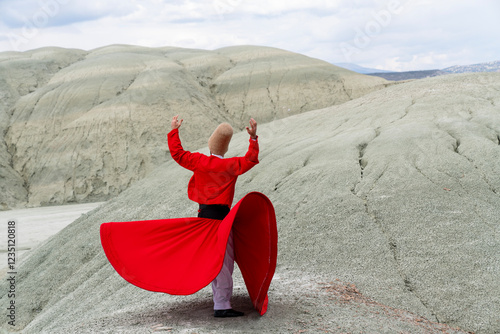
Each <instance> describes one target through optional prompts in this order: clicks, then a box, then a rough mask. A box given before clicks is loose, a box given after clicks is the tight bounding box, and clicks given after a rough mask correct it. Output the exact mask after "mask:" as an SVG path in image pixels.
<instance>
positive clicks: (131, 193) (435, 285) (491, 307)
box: [0, 73, 500, 334]
mask: <svg viewBox="0 0 500 334" xmlns="http://www.w3.org/2000/svg"><path fill="white" fill-rule="evenodd" d="M499 92H500V74H493V73H491V74H467V75H449V76H443V77H437V78H431V79H423V80H420V81H414V82H407V83H403V84H399V85H394V86H391V87H389V88H386V89H384V90H380V91H377V92H372V93H370V94H367V95H365V96H363V97H360V98H358V99H355V100H353V101H350V102H346V103H344V104H342V105H339V106H333V107H329V108H326V109H320V110H315V111H310V112H306V113H303V114H299V115H294V116H289V117H286V118H283V119H281V120H275V121H272V122H270V123H268V124H261V125H259V128H258V134H259V140H260V146H261V153H260V156H259V157H260V164H259V165H258V166H256V167H255V168H254V169H252V170H250V171H249V172H248V173H247V174H245V175H243V176H242V177H240V179H239V180H238V183H237V193H236V198H235V200H238V199H239V198H241V197H242V196H243V195H244V194H245V193H248V192H250V191H260V192H263V193H264V194H266V195H267V196H268V197H269V198H270V199H271V201H272V202H273V203H274V205H275V209H276V214H277V219H278V231H279V254H278V268H277V272H276V277H275V279H274V280H273V283H272V285H271V291H270V305H269V311H268V313H267V314H266V315H265V316H263V317H262V318H259V317H258V315H257V314H256V312H255V311H252V308H251V305H249V300H248V299H247V298H246V291H245V288H244V284H243V282H242V280H241V277H240V276H238V275H236V284H235V286H236V288H235V302H234V306H235V308H239V309H242V310H243V311H245V312H246V313H247V316H246V317H243V318H240V319H237V320H235V321H226V322H219V321H215V320H214V319H213V318H212V317H211V311H210V309H211V305H212V304H211V300H210V295H211V293H210V291H209V288H206V289H204V290H202V291H201V292H199V293H197V294H194V295H191V296H188V297H179V296H168V295H164V294H156V293H150V292H146V291H142V290H141V289H138V288H136V287H134V286H131V285H130V284H128V283H126V282H125V281H124V280H123V279H121V278H120V277H119V276H118V275H117V274H116V273H115V272H114V271H113V269H112V267H111V266H110V265H109V264H108V262H107V260H106V258H105V256H104V254H103V251H102V249H101V247H100V242H99V225H100V224H101V223H102V222H106V221H128V220H142V219H158V218H172V217H184V216H194V215H195V214H196V209H197V207H196V204H195V203H192V202H190V201H189V200H188V198H187V194H186V186H187V182H188V180H189V177H190V172H189V171H187V170H184V169H182V168H181V167H179V166H178V165H176V163H175V162H173V161H168V162H166V163H164V164H163V165H161V166H160V167H159V168H157V169H155V170H154V171H153V172H152V173H151V174H150V175H149V176H147V177H146V178H145V179H143V180H141V181H139V182H137V183H136V184H134V185H133V186H132V187H131V188H129V189H127V190H125V191H124V192H122V193H121V194H120V195H119V196H118V197H116V198H113V199H111V200H109V201H108V202H106V203H105V204H104V205H102V206H101V207H99V208H97V209H96V210H94V211H92V212H90V213H89V214H87V215H85V216H84V217H81V218H80V219H78V220H76V221H75V222H73V223H72V224H71V225H69V226H68V227H67V228H65V229H64V230H62V231H61V232H60V233H59V234H57V235H56V236H54V237H52V238H51V239H49V240H48V241H47V242H46V243H44V244H43V245H42V246H40V247H39V248H37V249H35V250H33V251H31V252H30V253H28V256H27V257H26V258H24V260H23V264H22V265H21V267H20V268H19V280H18V289H19V291H23V292H24V293H22V294H21V293H20V295H19V298H18V302H19V305H23V309H22V311H19V314H18V324H19V328H23V327H24V329H23V333H40V332H46V333H67V332H72V331H73V332H81V333H85V332H122V333H148V332H152V331H155V330H162V331H168V332H172V333H191V332H198V333H208V332H218V333H219V332H225V333H234V332H240V333H250V332H263V333H276V332H299V331H301V330H305V331H307V332H321V331H326V332H352V333H361V332H370V333H374V332H377V333H399V332H410V333H442V332H448V333H455V332H457V333H458V332H460V333H462V332H463V331H474V332H476V333H491V334H493V333H498V332H499V331H500V318H499V317H498V314H500V218H499V217H500V197H499V192H500V178H499V177H498V175H499V174H500V163H499V162H500V138H499V137H500V107H499V103H500V94H499ZM181 115H183V116H184V114H181ZM184 118H185V123H184V124H183V127H184V126H185V128H181V138H182V139H183V141H184V143H186V144H188V143H190V142H191V140H195V139H192V137H191V135H190V133H189V132H188V131H187V129H188V124H189V122H190V119H188V117H184ZM184 130H186V131H184ZM193 138H194V137H193ZM247 140H248V135H247V134H246V133H245V132H241V133H237V134H235V136H234V137H233V141H232V144H231V146H230V150H229V152H228V156H233V155H240V154H243V153H244V152H245V150H246V148H247V145H248V142H247ZM201 152H205V153H207V149H206V148H204V149H202V150H201ZM5 284H6V283H5V281H4V280H2V283H0V289H1V291H5V289H6V287H5ZM5 302H6V297H5V296H3V297H2V299H1V303H2V305H4V304H5ZM25 326H26V327H25ZM449 326H451V327H455V326H459V327H460V328H462V330H459V329H452V328H450V327H449Z"/></svg>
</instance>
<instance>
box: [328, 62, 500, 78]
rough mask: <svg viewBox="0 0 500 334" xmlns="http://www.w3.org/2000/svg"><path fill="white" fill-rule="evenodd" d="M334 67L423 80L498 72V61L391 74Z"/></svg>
mask: <svg viewBox="0 0 500 334" xmlns="http://www.w3.org/2000/svg"><path fill="white" fill-rule="evenodd" d="M334 65H336V66H340V67H343V68H346V69H348V70H351V71H354V72H358V73H361V74H366V75H371V76H376V77H380V78H384V79H386V80H391V81H402V80H412V79H423V78H429V77H435V76H438V75H445V74H452V73H472V72H500V60H497V61H490V62H486V63H479V64H473V65H457V66H451V67H447V68H445V69H441V70H426V71H407V72H391V71H385V70H378V69H373V68H367V67H363V66H359V65H356V64H352V63H337V64H334Z"/></svg>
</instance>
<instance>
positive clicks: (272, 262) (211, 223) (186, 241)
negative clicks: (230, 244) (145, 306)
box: [100, 192, 278, 315]
mask: <svg viewBox="0 0 500 334" xmlns="http://www.w3.org/2000/svg"><path fill="white" fill-rule="evenodd" d="M231 228H232V229H233V238H234V257H235V261H236V263H237V264H238V267H239V268H240V271H241V273H242V276H243V279H244V281H245V285H246V287H247V290H248V294H249V296H250V299H251V300H252V303H253V306H254V307H255V309H256V310H257V311H258V312H259V313H260V314H261V315H263V314H264V313H266V311H267V304H268V296H267V292H268V289H269V285H270V284H271V280H272V278H273V275H274V271H275V269H276V258H277V251H278V245H277V244H278V232H277V227H276V216H275V213H274V208H273V205H272V203H271V201H270V200H269V199H268V198H267V197H266V196H265V195H263V194H261V193H258V192H252V193H249V194H247V195H246V196H245V197H243V198H242V199H241V200H240V201H239V202H238V203H237V204H236V205H235V206H234V207H233V208H232V209H231V211H230V212H229V214H228V215H227V216H226V218H224V220H216V219H207V218H197V217H190V218H174V219H160V220H144V221H133V222H111V223H104V224H101V231H100V232H101V243H102V247H103V249H104V252H105V253H106V256H107V258H108V260H109V262H110V263H111V265H112V266H113V267H114V268H115V270H116V271H117V272H118V274H120V275H121V276H122V277H123V278H124V279H125V280H127V281H128V282H129V283H132V284H134V285H136V286H138V287H140V288H142V289H146V290H149V291H156V292H165V293H168V294H172V295H189V294H192V293H195V292H197V291H199V290H200V289H202V288H204V287H205V286H207V285H208V284H210V283H211V282H212V281H213V280H214V278H215V277H216V276H217V275H218V274H219V272H220V270H221V268H222V263H223V261H224V254H225V251H226V244H227V239H228V237H229V233H230V231H231Z"/></svg>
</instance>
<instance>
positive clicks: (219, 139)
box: [208, 123, 233, 155]
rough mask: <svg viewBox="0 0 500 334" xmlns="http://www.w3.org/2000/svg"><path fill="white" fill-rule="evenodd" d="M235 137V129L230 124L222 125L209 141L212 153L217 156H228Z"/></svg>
mask: <svg viewBox="0 0 500 334" xmlns="http://www.w3.org/2000/svg"><path fill="white" fill-rule="evenodd" d="M232 136H233V128H232V127H231V125H230V124H229V123H222V124H220V125H219V126H218V127H217V129H215V131H214V133H212V135H211V136H210V138H209V139H208V148H209V149H210V152H211V153H213V154H217V155H224V154H226V152H227V150H228V148H229V142H230V141H231V137H232Z"/></svg>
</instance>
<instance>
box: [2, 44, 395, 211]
mask: <svg viewBox="0 0 500 334" xmlns="http://www.w3.org/2000/svg"><path fill="white" fill-rule="evenodd" d="M0 59H2V60H3V61H2V62H0V64H2V66H3V67H1V68H0V70H1V71H3V72H2V73H5V77H6V78H7V80H8V81H7V83H3V84H2V83H1V82H0V94H4V95H5V94H7V95H10V96H11V97H10V100H8V101H7V102H6V104H5V105H4V106H2V107H3V111H1V112H0V114H1V115H3V116H2V117H3V121H4V122H3V124H9V126H8V128H7V127H4V128H3V132H4V133H5V136H4V138H5V140H4V141H5V143H3V142H2V145H0V146H2V148H0V159H1V161H2V166H3V167H2V169H1V170H5V172H1V174H0V175H1V176H4V175H5V176H4V177H5V178H6V179H8V180H10V181H9V182H10V183H9V184H8V185H6V186H5V189H7V190H8V191H6V192H3V196H5V197H6V199H4V200H2V201H1V202H2V203H3V204H2V206H3V208H4V209H7V208H9V207H12V206H15V205H16V204H17V203H19V202H26V201H27V204H28V206H39V205H49V204H61V203H73V202H88V201H101V200H105V199H108V198H110V197H113V196H116V195H117V194H119V193H120V192H121V191H123V190H124V189H126V188H128V187H129V186H130V185H131V184H132V183H133V182H135V181H137V180H138V179H141V178H143V177H144V176H146V175H147V174H148V173H149V172H150V171H151V170H152V169H153V168H154V167H156V166H158V165H160V164H161V163H163V162H165V161H166V160H167V158H168V150H167V144H166V140H165V133H166V132H165V129H167V128H168V127H169V126H170V117H171V115H172V114H175V113H182V114H183V115H184V116H185V118H186V121H187V122H186V124H188V125H186V128H185V131H186V133H187V134H189V135H190V137H191V138H192V141H191V142H190V143H189V144H188V147H187V148H188V149H194V148H197V147H199V146H201V145H204V144H205V143H206V137H207V136H208V135H209V134H210V132H211V131H212V129H213V128H214V126H215V125H217V124H219V123H220V122H223V121H230V122H231V123H232V124H233V126H235V127H236V128H237V129H238V128H239V129H243V128H244V126H245V125H246V122H247V119H248V117H249V116H250V115H251V116H253V117H256V118H258V119H259V120H260V121H261V122H268V121H271V120H274V119H279V118H282V117H286V116H289V115H293V114H297V113H301V112H304V111H308V110H313V109H318V108H323V107H327V106H331V105H334V104H338V103H342V102H345V101H348V100H350V99H352V98H356V97H358V96H360V95H363V94H365V93H367V92H370V91H373V90H377V89H381V88H384V87H385V85H387V84H388V82H387V81H385V80H383V79H379V78H372V77H365V76H363V75H360V74H357V73H354V72H350V71H347V70H344V69H341V68H339V67H336V66H334V65H331V64H328V63H326V62H323V61H320V60H317V59H312V58H309V57H306V56H303V55H299V54H295V53H292V52H288V51H284V50H279V49H274V48H266V47H253V46H245V47H231V48H224V49H221V50H215V51H204V50H191V49H180V48H172V47H164V48H146V47H138V46H126V45H113V46H108V47H103V48H99V49H96V50H92V51H90V52H86V51H81V50H65V49H41V50H35V51H32V52H29V53H19V54H12V53H1V54H0ZM31 59H34V60H33V61H32V62H30V60H31ZM16 85H19V87H17V86H16ZM16 89H17V91H19V92H17V91H16ZM6 114H7V115H6ZM5 120H7V122H6V121H5ZM5 147H7V148H8V152H6V150H5ZM2 152H3V153H2ZM10 192H13V193H12V194H11V193H10Z"/></svg>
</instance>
